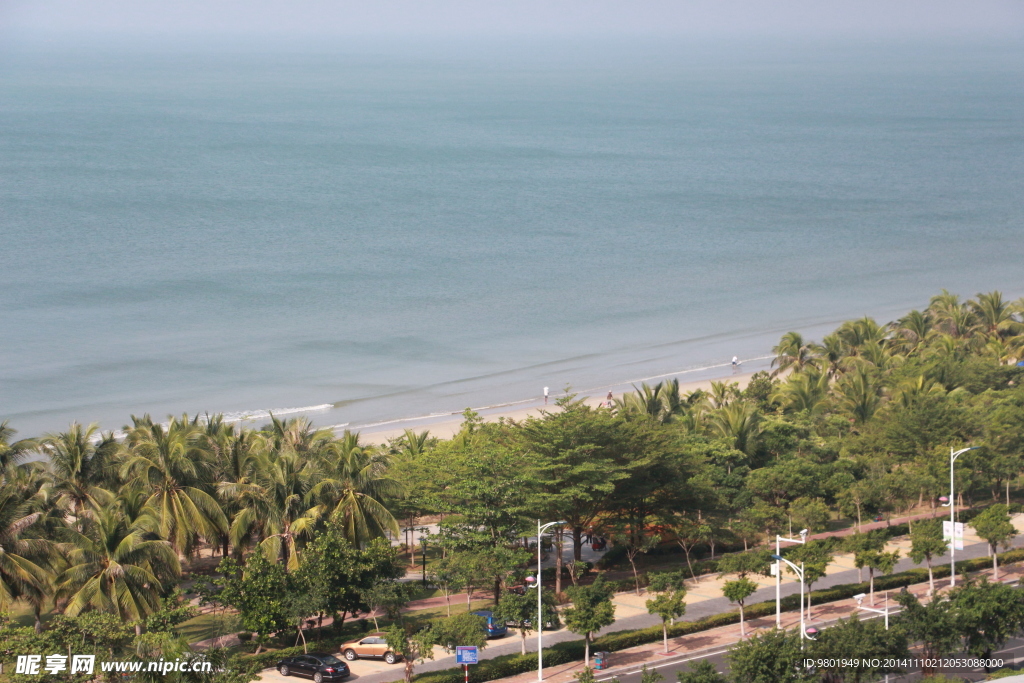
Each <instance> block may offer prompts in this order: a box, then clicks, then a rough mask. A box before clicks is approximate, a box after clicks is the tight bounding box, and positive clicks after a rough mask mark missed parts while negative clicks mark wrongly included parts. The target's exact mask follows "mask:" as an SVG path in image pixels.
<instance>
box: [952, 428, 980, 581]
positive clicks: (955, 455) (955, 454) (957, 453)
mask: <svg viewBox="0 0 1024 683" xmlns="http://www.w3.org/2000/svg"><path fill="white" fill-rule="evenodd" d="M976 450H978V446H971V447H970V448H961V449H960V450H958V451H954V450H953V449H952V448H950V449H949V502H948V503H945V505H948V506H949V585H950V587H953V586H956V503H955V501H956V496H954V495H953V463H955V462H956V459H957V458H959V457H960V456H961V455H963V454H964V453H966V452H967V451H976Z"/></svg>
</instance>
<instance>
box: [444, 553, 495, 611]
mask: <svg viewBox="0 0 1024 683" xmlns="http://www.w3.org/2000/svg"><path fill="white" fill-rule="evenodd" d="M462 579H463V577H462V575H461V574H460V572H459V570H458V567H457V566H456V563H455V562H453V561H452V558H451V557H445V558H442V559H440V560H437V561H435V562H434V563H432V564H431V566H430V568H429V569H428V570H427V581H429V582H430V584H431V585H433V586H436V587H437V589H438V590H439V591H441V593H442V594H443V595H444V601H445V607H446V608H447V610H448V616H449V617H450V616H451V615H452V594H453V593H455V592H456V591H458V590H460V589H461V588H463V583H462ZM503 597H504V596H503Z"/></svg>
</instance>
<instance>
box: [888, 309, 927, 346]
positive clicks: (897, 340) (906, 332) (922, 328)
mask: <svg viewBox="0 0 1024 683" xmlns="http://www.w3.org/2000/svg"><path fill="white" fill-rule="evenodd" d="M931 332H932V319H931V316H930V315H929V314H927V313H922V312H921V311H918V310H913V311H911V312H910V313H907V314H906V315H905V316H903V317H902V318H900V319H899V320H897V321H896V322H895V323H894V324H893V325H892V335H893V336H892V340H891V343H892V344H893V346H894V348H896V349H898V350H899V351H901V352H902V353H905V354H906V353H914V352H915V351H917V350H918V349H919V348H920V347H921V345H922V344H923V343H924V342H925V340H926V339H927V338H928V336H929V335H930V334H931Z"/></svg>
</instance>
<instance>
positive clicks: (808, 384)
mask: <svg viewBox="0 0 1024 683" xmlns="http://www.w3.org/2000/svg"><path fill="white" fill-rule="evenodd" d="M828 380H829V375H828V373H825V372H817V371H813V370H806V371H804V372H794V373H793V374H791V375H790V376H789V377H787V378H786V381H785V382H783V383H782V384H780V385H779V387H778V388H777V389H776V390H775V391H774V392H773V393H772V396H771V400H772V402H773V403H774V402H777V403H779V404H780V405H782V407H783V409H784V410H785V411H786V412H796V413H798V412H804V411H806V412H807V413H808V414H811V415H815V414H817V413H819V412H820V411H821V409H822V408H824V407H825V399H826V398H828V388H829V381H828Z"/></svg>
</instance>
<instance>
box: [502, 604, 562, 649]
mask: <svg viewBox="0 0 1024 683" xmlns="http://www.w3.org/2000/svg"><path fill="white" fill-rule="evenodd" d="M541 602H542V605H541V606H542V608H543V609H542V619H543V621H542V623H543V624H547V623H555V622H556V620H557V618H558V613H557V612H556V611H555V604H554V595H553V594H552V593H551V591H548V592H546V593H542V595H541ZM494 616H495V618H497V619H498V620H500V621H502V622H505V623H509V624H512V625H514V626H515V628H516V629H518V630H519V637H520V641H521V642H520V645H521V652H522V654H524V655H525V654H526V638H527V636H529V635H530V633H531V631H533V630H534V628H535V626H534V624H535V623H536V622H537V600H536V596H535V595H534V594H533V593H529V592H528V593H527V594H526V595H519V594H518V593H513V592H512V591H506V592H505V593H502V595H501V601H499V602H498V606H497V607H496V608H495V610H494Z"/></svg>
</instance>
